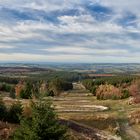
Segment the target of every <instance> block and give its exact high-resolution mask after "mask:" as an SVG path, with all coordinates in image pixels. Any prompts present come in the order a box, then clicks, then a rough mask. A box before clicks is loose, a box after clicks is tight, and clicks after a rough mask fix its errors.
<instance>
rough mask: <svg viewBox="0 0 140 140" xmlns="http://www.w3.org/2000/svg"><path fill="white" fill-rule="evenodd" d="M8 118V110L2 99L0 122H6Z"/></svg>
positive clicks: (0, 100)
mask: <svg viewBox="0 0 140 140" xmlns="http://www.w3.org/2000/svg"><path fill="white" fill-rule="evenodd" d="M6 117H7V108H6V106H5V104H4V102H3V101H2V99H0V120H5V118H6Z"/></svg>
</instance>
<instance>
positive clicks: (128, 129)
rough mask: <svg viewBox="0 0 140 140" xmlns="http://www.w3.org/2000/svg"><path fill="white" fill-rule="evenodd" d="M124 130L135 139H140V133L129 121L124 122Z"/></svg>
mask: <svg viewBox="0 0 140 140" xmlns="http://www.w3.org/2000/svg"><path fill="white" fill-rule="evenodd" d="M123 127H124V131H125V133H126V134H127V135H129V136H130V137H131V138H132V139H133V140H140V134H139V133H138V132H136V131H135V130H134V129H133V128H132V127H131V126H130V125H129V124H128V123H126V124H124V126H123Z"/></svg>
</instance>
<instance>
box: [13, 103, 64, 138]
mask: <svg viewBox="0 0 140 140" xmlns="http://www.w3.org/2000/svg"><path fill="white" fill-rule="evenodd" d="M31 110H32V116H31V118H25V117H24V118H23V117H22V118H21V120H20V127H19V128H18V129H17V130H16V131H15V133H14V140H21V139H24V140H27V139H29V140H62V139H65V133H66V129H65V128H64V127H63V126H61V125H60V124H59V123H58V121H57V116H56V114H55V112H54V109H53V108H52V107H51V104H50V102H45V101H39V102H36V103H35V102H33V103H32V106H31Z"/></svg>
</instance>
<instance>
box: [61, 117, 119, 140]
mask: <svg viewBox="0 0 140 140" xmlns="http://www.w3.org/2000/svg"><path fill="white" fill-rule="evenodd" d="M60 123H61V124H63V125H66V126H67V127H69V128H70V129H72V130H74V131H76V132H77V133H79V134H81V135H82V136H84V137H85V140H121V138H119V137H117V136H111V135H107V134H105V133H104V132H101V131H99V130H97V129H93V128H90V127H88V126H85V125H81V124H79V123H77V122H75V121H70V120H62V119H61V120H60Z"/></svg>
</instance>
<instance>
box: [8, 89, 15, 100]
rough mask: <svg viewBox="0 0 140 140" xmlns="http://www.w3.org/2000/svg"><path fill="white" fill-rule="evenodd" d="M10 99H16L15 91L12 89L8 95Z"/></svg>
mask: <svg viewBox="0 0 140 140" xmlns="http://www.w3.org/2000/svg"><path fill="white" fill-rule="evenodd" d="M9 96H10V97H11V98H13V99H15V98H16V95H15V89H14V88H12V89H11V91H10V95H9Z"/></svg>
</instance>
